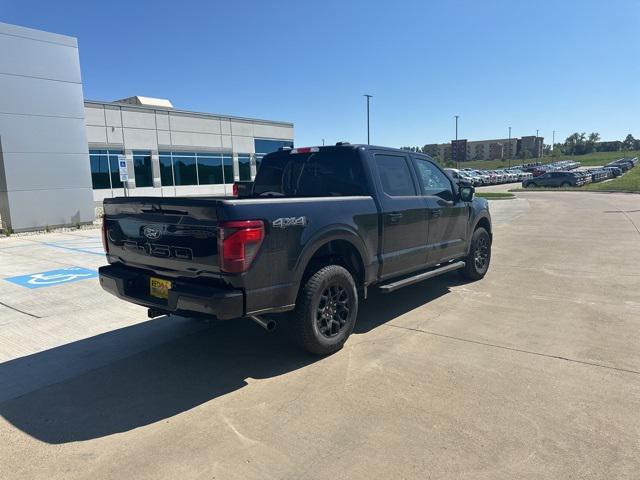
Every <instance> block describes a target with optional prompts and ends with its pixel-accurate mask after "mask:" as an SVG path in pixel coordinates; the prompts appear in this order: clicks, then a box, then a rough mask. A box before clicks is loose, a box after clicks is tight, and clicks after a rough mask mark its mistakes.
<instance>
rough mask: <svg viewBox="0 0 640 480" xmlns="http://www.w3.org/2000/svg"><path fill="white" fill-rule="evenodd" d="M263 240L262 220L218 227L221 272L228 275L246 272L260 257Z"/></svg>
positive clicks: (231, 223)
mask: <svg viewBox="0 0 640 480" xmlns="http://www.w3.org/2000/svg"><path fill="white" fill-rule="evenodd" d="M263 240H264V223H263V222H262V220H242V221H231V222H223V223H221V224H220V226H219V227H218V258H219V259H220V260H219V261H220V270H222V271H223V272H226V273H242V272H246V271H247V270H248V269H249V267H250V266H251V263H252V262H253V260H254V259H255V258H256V256H257V255H258V251H259V250H260V246H261V245H262V241H263Z"/></svg>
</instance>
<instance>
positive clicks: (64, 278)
mask: <svg viewBox="0 0 640 480" xmlns="http://www.w3.org/2000/svg"><path fill="white" fill-rule="evenodd" d="M97 276H98V273H97V272H96V271H95V270H89V269H88V268H82V267H69V268H60V269H58V270H49V271H47V272H39V273H31V274H29V275H20V276H18V277H11V278H5V280H7V281H9V282H12V283H15V284H16V285H20V286H21V287H25V288H42V287H53V286H55V285H61V284H63V283H72V282H77V281H78V280H86V279H89V278H95V277H97Z"/></svg>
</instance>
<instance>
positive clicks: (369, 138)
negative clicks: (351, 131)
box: [364, 93, 373, 145]
mask: <svg viewBox="0 0 640 480" xmlns="http://www.w3.org/2000/svg"><path fill="white" fill-rule="evenodd" d="M364 96H365V97H367V145H371V135H370V130H369V100H370V99H371V97H373V95H368V94H366V93H365V94H364Z"/></svg>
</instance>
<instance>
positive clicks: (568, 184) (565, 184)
mask: <svg viewBox="0 0 640 480" xmlns="http://www.w3.org/2000/svg"><path fill="white" fill-rule="evenodd" d="M560 186H561V187H563V188H567V187H570V186H571V184H570V183H569V182H562V185H560Z"/></svg>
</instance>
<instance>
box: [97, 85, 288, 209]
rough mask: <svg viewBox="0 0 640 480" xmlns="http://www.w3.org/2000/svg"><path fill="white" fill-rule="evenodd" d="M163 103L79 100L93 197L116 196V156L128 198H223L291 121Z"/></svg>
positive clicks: (284, 139)
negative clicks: (125, 176)
mask: <svg viewBox="0 0 640 480" xmlns="http://www.w3.org/2000/svg"><path fill="white" fill-rule="evenodd" d="M170 105H171V103H170V102H168V101H167V100H162V99H152V98H146V97H132V98H128V99H124V100H120V101H117V102H96V101H89V100H87V101H85V116H86V122H87V137H88V143H89V158H90V164H91V174H92V187H93V195H94V198H95V200H102V199H104V198H106V197H113V196H121V195H123V194H124V191H123V185H122V182H120V176H119V173H118V164H117V159H118V157H120V158H122V157H121V156H124V158H125V159H126V162H127V166H128V177H129V180H128V182H127V183H126V186H127V187H128V189H129V192H128V193H130V194H132V195H152V196H176V195H225V194H230V193H231V185H232V184H233V182H234V181H236V180H252V179H253V177H254V176H255V173H256V170H257V167H258V165H259V162H260V160H261V158H262V156H263V155H264V154H265V153H269V152H272V151H275V150H277V149H278V148H280V147H283V146H291V145H292V144H293V124H291V123H285V122H274V121H269V120H257V119H251V118H240V117H231V116H227V115H214V114H208V113H198V112H188V111H183V110H176V109H174V108H172V107H171V106H170Z"/></svg>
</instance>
